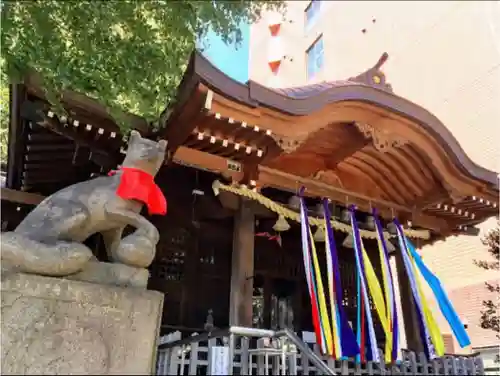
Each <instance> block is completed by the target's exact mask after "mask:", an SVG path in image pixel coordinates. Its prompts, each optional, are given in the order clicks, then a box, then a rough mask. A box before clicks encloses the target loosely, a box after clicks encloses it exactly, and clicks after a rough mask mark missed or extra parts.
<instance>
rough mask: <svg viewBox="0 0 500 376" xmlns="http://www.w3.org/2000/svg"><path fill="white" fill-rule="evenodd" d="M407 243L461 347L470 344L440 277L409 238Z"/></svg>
mask: <svg viewBox="0 0 500 376" xmlns="http://www.w3.org/2000/svg"><path fill="white" fill-rule="evenodd" d="M406 245H407V247H408V250H409V251H410V254H411V255H412V257H413V259H414V260H415V264H416V265H417V267H418V269H419V270H420V272H421V273H422V277H424V279H425V281H426V282H427V283H428V284H429V286H430V288H431V290H432V292H433V293H434V296H435V297H436V300H437V302H438V305H439V309H440V310H441V313H442V314H443V316H444V317H445V318H446V321H448V324H449V325H450V327H451V330H452V331H453V334H454V335H455V338H456V339H457V341H458V343H459V345H460V347H465V346H469V345H470V343H471V342H470V338H469V335H468V334H467V332H466V330H465V328H464V325H463V323H462V321H461V320H460V318H459V317H458V315H457V312H456V311H455V309H454V308H453V305H452V304H451V302H450V300H449V299H448V296H447V295H446V292H445V291H444V289H443V287H442V286H441V282H439V279H438V278H437V277H436V276H435V275H434V274H433V273H432V272H431V271H430V270H429V269H428V268H427V266H425V264H424V262H423V260H422V258H421V257H420V255H419V254H418V253H417V251H416V250H415V247H414V246H413V244H412V243H411V242H410V241H409V240H408V239H406Z"/></svg>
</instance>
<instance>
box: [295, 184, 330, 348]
mask: <svg viewBox="0 0 500 376" xmlns="http://www.w3.org/2000/svg"><path fill="white" fill-rule="evenodd" d="M303 192H304V188H301V189H300V191H299V198H300V229H301V235H302V236H301V238H302V257H303V261H304V271H305V274H306V281H307V287H308V291H309V297H310V299H311V308H312V319H313V326H314V332H315V333H316V341H317V342H318V346H320V348H321V349H322V350H324V343H325V338H324V334H323V330H322V328H321V326H320V318H319V304H318V296H317V293H316V286H315V283H314V278H313V277H314V275H313V269H312V268H311V259H310V256H309V253H310V249H311V243H312V240H311V236H310V232H311V231H310V228H309V218H308V216H307V211H306V206H305V202H304V198H303V196H302V195H303Z"/></svg>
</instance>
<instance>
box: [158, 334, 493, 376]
mask: <svg viewBox="0 0 500 376" xmlns="http://www.w3.org/2000/svg"><path fill="white" fill-rule="evenodd" d="M226 334H228V335H221V336H213V337H211V338H207V336H206V335H205V338H200V335H197V334H193V336H192V337H191V338H188V339H184V340H181V334H180V333H179V332H176V333H171V334H169V335H168V336H163V337H161V339H160V348H159V351H158V356H157V368H156V370H157V375H176V376H177V375H178V376H181V375H216V374H226V375H227V374H232V375H304V376H305V375H324V374H325V369H321V370H318V366H321V365H322V364H318V366H316V365H314V364H313V362H311V357H310V355H308V353H304V351H300V349H299V348H298V347H297V346H295V345H294V344H293V343H291V342H290V341H288V340H287V338H284V337H274V338H273V337H271V336H270V337H260V338H255V337H256V336H254V337H249V336H237V335H236V336H232V335H229V333H226ZM299 345H300V344H299ZM304 345H305V344H304ZM305 346H306V345H305ZM312 350H313V352H314V353H315V355H316V356H317V357H318V358H320V359H322V360H323V362H324V363H325V364H326V365H327V366H328V368H329V369H330V370H331V373H329V374H336V375H417V376H419V375H484V368H483V362H482V359H481V358H480V357H478V356H467V357H466V356H455V355H447V356H445V357H442V358H438V359H434V360H432V361H430V362H429V361H428V360H427V358H426V357H425V355H424V354H415V353H414V352H410V351H403V359H402V360H401V361H400V362H397V363H395V364H390V365H389V364H384V363H374V362H367V363H364V364H359V363H356V362H354V361H353V360H339V361H336V360H333V359H331V358H327V357H325V356H322V355H321V354H320V352H319V349H318V346H317V345H314V346H313V349H312ZM221 356H222V358H221ZM224 357H225V358H226V359H223V358H224ZM221 359H222V360H221ZM312 360H314V359H312ZM316 364H317V363H316Z"/></svg>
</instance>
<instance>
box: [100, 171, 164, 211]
mask: <svg viewBox="0 0 500 376" xmlns="http://www.w3.org/2000/svg"><path fill="white" fill-rule="evenodd" d="M121 170H122V171H123V173H122V175H121V177H120V184H119V185H118V188H117V189H116V194H117V195H118V196H120V197H121V198H123V199H125V200H137V201H140V202H142V203H144V204H145V205H146V206H147V207H148V211H149V214H161V215H165V214H167V199H166V198H165V196H164V195H163V192H162V191H161V189H160V187H158V186H157V185H156V183H155V181H154V177H153V176H152V175H150V174H148V173H147V172H144V171H142V170H139V169H137V168H131V167H122V168H121ZM114 174H116V171H111V172H110V173H109V175H114Z"/></svg>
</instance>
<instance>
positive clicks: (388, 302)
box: [377, 239, 394, 363]
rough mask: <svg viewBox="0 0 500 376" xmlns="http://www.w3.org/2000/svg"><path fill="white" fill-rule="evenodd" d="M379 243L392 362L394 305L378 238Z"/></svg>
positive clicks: (387, 344)
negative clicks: (392, 304)
mask: <svg viewBox="0 0 500 376" xmlns="http://www.w3.org/2000/svg"><path fill="white" fill-rule="evenodd" d="M377 243H378V249H379V255H380V265H381V268H382V281H383V283H384V292H385V311H386V320H387V321H386V322H387V329H388V331H389V336H388V337H386V340H385V362H386V363H390V362H391V360H392V340H393V337H392V333H393V330H394V328H393V327H392V325H391V320H392V306H391V296H390V293H389V289H390V288H391V286H390V285H389V280H388V275H387V270H386V269H385V265H386V262H385V252H384V247H383V246H382V243H381V240H380V239H377Z"/></svg>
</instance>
